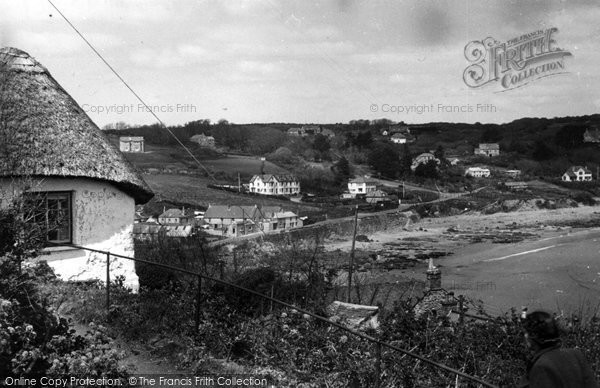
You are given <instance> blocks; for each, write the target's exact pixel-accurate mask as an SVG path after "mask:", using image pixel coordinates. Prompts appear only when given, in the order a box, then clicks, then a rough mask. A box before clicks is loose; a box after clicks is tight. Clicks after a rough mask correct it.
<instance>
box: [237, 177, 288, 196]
mask: <svg viewBox="0 0 600 388" xmlns="http://www.w3.org/2000/svg"><path fill="white" fill-rule="evenodd" d="M248 189H249V191H250V192H251V193H256V194H263V195H296V194H300V182H299V181H298V178H296V176H294V175H290V174H262V175H254V176H253V177H252V179H250V184H249V185H248Z"/></svg>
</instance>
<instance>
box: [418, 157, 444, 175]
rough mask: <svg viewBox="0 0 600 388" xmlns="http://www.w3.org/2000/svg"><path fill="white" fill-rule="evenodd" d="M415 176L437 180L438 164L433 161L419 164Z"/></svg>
mask: <svg viewBox="0 0 600 388" xmlns="http://www.w3.org/2000/svg"><path fill="white" fill-rule="evenodd" d="M415 176H418V177H422V178H428V179H437V178H438V176H439V174H438V164H437V162H436V161H435V160H429V161H427V163H421V164H419V165H418V166H417V168H416V169H415Z"/></svg>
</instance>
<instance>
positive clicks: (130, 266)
mask: <svg viewBox="0 0 600 388" xmlns="http://www.w3.org/2000/svg"><path fill="white" fill-rule="evenodd" d="M22 185H23V183H22V181H19V180H15V179H0V199H2V206H3V207H4V206H7V205H8V204H9V203H10V202H11V198H12V197H14V196H15V195H18V193H19V192H20V191H21V190H22ZM31 191H71V192H72V219H73V243H74V244H77V245H81V246H85V247H88V248H94V249H99V250H106V251H110V252H111V253H116V254H120V255H125V256H130V257H133V255H134V248H133V218H134V214H135V203H134V199H133V198H132V197H130V196H129V195H128V194H126V193H124V192H123V191H121V190H119V189H118V188H116V187H115V186H113V185H112V184H110V183H104V182H100V181H95V180H91V179H87V178H39V179H33V188H32V189H31ZM40 259H43V260H47V261H48V264H49V265H50V266H51V267H52V268H53V269H54V270H55V272H56V274H57V275H59V276H60V277H61V278H62V279H64V280H89V279H100V280H105V279H106V256H105V255H102V254H97V253H91V252H89V251H86V250H81V249H68V248H64V247H54V248H47V249H45V250H44V252H43V254H42V255H41V256H40ZM110 267H111V279H114V278H115V277H116V276H118V275H123V276H125V284H126V285H127V286H128V287H131V288H133V289H134V290H137V288H138V286H139V284H138V277H137V275H136V273H135V266H134V262H133V261H131V260H126V259H117V258H111V265H110Z"/></svg>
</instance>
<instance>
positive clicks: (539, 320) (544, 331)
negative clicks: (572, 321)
mask: <svg viewBox="0 0 600 388" xmlns="http://www.w3.org/2000/svg"><path fill="white" fill-rule="evenodd" d="M523 326H524V329H525V339H526V341H527V346H528V347H529V349H530V350H531V352H532V354H533V355H532V357H531V359H530V360H529V362H528V365H527V376H526V377H525V379H524V381H523V384H522V385H521V387H529V388H599V386H598V383H597V380H596V377H595V375H594V372H593V371H592V368H591V367H590V365H589V364H588V362H587V361H586V359H585V357H584V355H583V353H582V352H581V350H579V349H565V348H562V347H561V340H560V330H559V328H558V325H557V323H556V320H555V319H554V317H553V316H552V315H550V314H549V313H547V312H545V311H535V312H533V313H531V314H527V315H526V317H525V319H524V320H523Z"/></svg>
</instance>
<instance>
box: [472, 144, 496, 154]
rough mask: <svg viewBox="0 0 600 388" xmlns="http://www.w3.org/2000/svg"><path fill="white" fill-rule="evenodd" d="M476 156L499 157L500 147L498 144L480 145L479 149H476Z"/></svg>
mask: <svg viewBox="0 0 600 388" xmlns="http://www.w3.org/2000/svg"><path fill="white" fill-rule="evenodd" d="M474 153H475V155H483V156H489V157H492V156H498V155H500V145H499V144H498V143H480V144H479V147H477V148H475V151H474Z"/></svg>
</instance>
